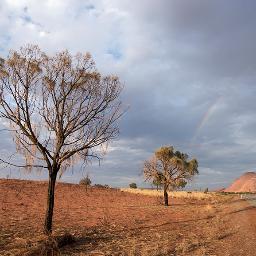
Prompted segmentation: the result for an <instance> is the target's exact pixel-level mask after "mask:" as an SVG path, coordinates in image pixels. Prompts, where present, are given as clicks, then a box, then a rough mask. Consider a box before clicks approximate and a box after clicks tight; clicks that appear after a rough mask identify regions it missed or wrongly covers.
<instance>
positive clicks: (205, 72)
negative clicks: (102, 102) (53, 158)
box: [0, 0, 256, 189]
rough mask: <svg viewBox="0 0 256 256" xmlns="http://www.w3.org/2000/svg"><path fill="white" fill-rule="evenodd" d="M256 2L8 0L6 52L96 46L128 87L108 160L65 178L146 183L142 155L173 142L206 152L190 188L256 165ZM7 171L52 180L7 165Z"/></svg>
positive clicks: (0, 48)
mask: <svg viewBox="0 0 256 256" xmlns="http://www.w3.org/2000/svg"><path fill="white" fill-rule="evenodd" d="M255 9H256V2H255V1H254V0H247V1H243V0H226V1H222V0H215V1H210V0H209V1H205V0H190V1H185V0H140V1H131V0H122V1H120V0H95V1H89V0H88V1H86V0H83V1H82V0H80V1H79V0H45V1H36V0H34V1H32V0H30V1H29V0H27V1H25V0H2V1H0V56H2V57H4V58H5V57H6V56H7V55H8V52H9V50H10V49H19V47H21V46H23V45H25V44H27V43H32V44H38V45H39V46H40V48H41V49H42V50H43V51H45V52H47V53H49V54H53V53H55V52H57V51H61V50H63V49H68V50H69V51H70V52H72V53H76V52H90V53H91V54H92V56H93V59H94V60H95V62H96V66H97V68H98V70H99V71H100V72H102V73H103V74H116V75H118V76H119V78H120V80H121V81H122V83H123V84H124V90H123V92H122V96H121V97H122V101H123V103H124V105H125V106H128V107H129V110H128V111H127V112H126V114H125V115H124V116H123V117H122V120H121V121H120V135H119V137H118V139H116V140H115V141H113V142H112V143H111V144H110V145H109V148H108V153H107V154H106V155H105V156H104V159H103V160H102V161H101V165H100V166H99V165H98V163H96V162H95V163H92V164H89V165H88V166H86V167H80V166H75V167H74V168H73V169H72V170H69V171H67V172H66V173H65V175H64V176H63V177H62V180H63V181H66V182H78V181H79V180H80V179H81V178H82V177H83V176H84V175H85V174H86V173H89V175H90V177H91V179H92V182H93V183H102V184H109V185H112V186H127V185H128V184H129V183H131V182H136V183H137V184H138V185H139V186H145V183H144V178H143V176H142V174H141V173H142V169H143V163H144V161H145V160H146V159H148V158H149V157H151V156H152V154H153V152H154V151H155V150H156V149H157V148H159V147H161V146H164V145H172V146H174V147H175V148H176V149H178V150H180V151H184V152H186V153H188V154H189V156H191V157H195V158H197V159H198V162H199V172H200V175H198V177H196V178H195V179H194V180H193V181H192V183H191V185H190V186H192V187H193V188H198V189H200V188H201V189H204V188H206V187H209V188H212V189H214V188H222V187H225V186H227V185H229V184H230V183H231V182H232V181H233V180H234V179H235V178H236V177H238V176H239V175H241V174H242V173H244V172H246V171H256V129H255V128H256V111H255V110H256V100H255V96H256V33H255V28H256V16H255ZM0 139H1V144H0V145H1V146H0V154H1V155H2V156H3V155H4V156H5V155H7V154H12V153H13V152H14V151H15V147H14V142H13V140H12V138H11V137H10V135H9V134H8V132H7V131H1V133H0ZM17 157H18V156H17ZM7 175H8V177H13V178H24V179H45V178H46V177H47V174H46V173H43V172H41V173H35V172H32V173H26V172H24V171H22V170H15V169H13V168H9V167H7V168H1V169H0V177H7Z"/></svg>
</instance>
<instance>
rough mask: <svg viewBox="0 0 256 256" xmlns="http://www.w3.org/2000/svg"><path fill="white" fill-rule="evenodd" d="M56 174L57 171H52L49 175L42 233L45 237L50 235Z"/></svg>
mask: <svg viewBox="0 0 256 256" xmlns="http://www.w3.org/2000/svg"><path fill="white" fill-rule="evenodd" d="M57 172H58V171H57V170H53V171H52V174H51V175H49V182H48V194H47V209H46V214H45V222H44V233H45V234H47V235H49V234H51V233H52V218H53V208H54V190H55V183H56V177H57Z"/></svg>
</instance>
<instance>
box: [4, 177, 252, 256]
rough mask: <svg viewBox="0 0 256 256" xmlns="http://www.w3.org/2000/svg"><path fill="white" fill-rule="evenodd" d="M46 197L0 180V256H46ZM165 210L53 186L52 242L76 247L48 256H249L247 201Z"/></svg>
mask: <svg viewBox="0 0 256 256" xmlns="http://www.w3.org/2000/svg"><path fill="white" fill-rule="evenodd" d="M46 192H47V184H46V183H44V182H32V181H19V180H0V255H40V254H41V255H47V253H46V251H47V250H44V249H45V247H47V246H48V244H46V245H45V240H46V237H45V236H44V235H43V234H42V225H43V218H44V213H45V202H46ZM170 203H171V206H170V207H165V206H163V205H162V204H161V198H158V197H151V196H143V195H136V194H130V193H126V192H121V191H118V190H112V189H102V190H100V189H89V190H88V191H87V192H86V190H85V188H84V187H82V186H79V185H71V184H62V183H58V184H57V188H56V205H55V212H54V233H53V239H52V240H53V241H58V239H59V238H60V237H63V234H65V233H69V234H71V235H72V237H73V238H75V242H74V243H72V244H69V245H66V246H60V244H59V246H58V247H59V248H57V245H56V250H55V254H48V255H144V256H146V255H155V256H156V255H159V256H160V255H190V256H191V255H212V256H213V255H221V256H225V255H227V256H228V255H230V256H231V255H232V256H236V255H237V256H242V255H245V256H247V255H248V256H255V255H256V224H255V223H256V222H255V217H256V208H254V207H253V206H252V205H250V204H249V203H248V202H247V201H246V200H243V199H240V198H239V197H237V196H230V195H229V196H217V197H215V198H211V199H205V200H192V199H171V200H170ZM51 246H52V244H51ZM48 252H49V251H48ZM49 253H50V252H49Z"/></svg>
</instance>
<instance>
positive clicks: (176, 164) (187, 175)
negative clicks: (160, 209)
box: [144, 147, 198, 206]
mask: <svg viewBox="0 0 256 256" xmlns="http://www.w3.org/2000/svg"><path fill="white" fill-rule="evenodd" d="M195 174H198V162H197V160H196V159H192V160H190V161H188V155H187V154H184V153H181V152H179V151H175V150H174V148H173V147H161V148H159V149H158V150H156V151H155V154H154V156H153V157H152V158H151V159H150V160H148V161H145V163H144V176H145V178H146V180H150V181H153V182H155V181H157V183H158V185H160V186H162V187H163V190H164V204H165V205H166V206H168V204H169V202H168V190H170V189H174V188H179V187H185V185H186V184H187V181H189V180H190V179H191V178H192V177H193V176H194V175H195Z"/></svg>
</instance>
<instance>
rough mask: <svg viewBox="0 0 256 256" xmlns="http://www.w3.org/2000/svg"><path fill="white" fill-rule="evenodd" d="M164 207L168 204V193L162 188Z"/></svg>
mask: <svg viewBox="0 0 256 256" xmlns="http://www.w3.org/2000/svg"><path fill="white" fill-rule="evenodd" d="M164 205H165V206H168V205H169V202H168V193H167V188H166V187H165V186H164Z"/></svg>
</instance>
